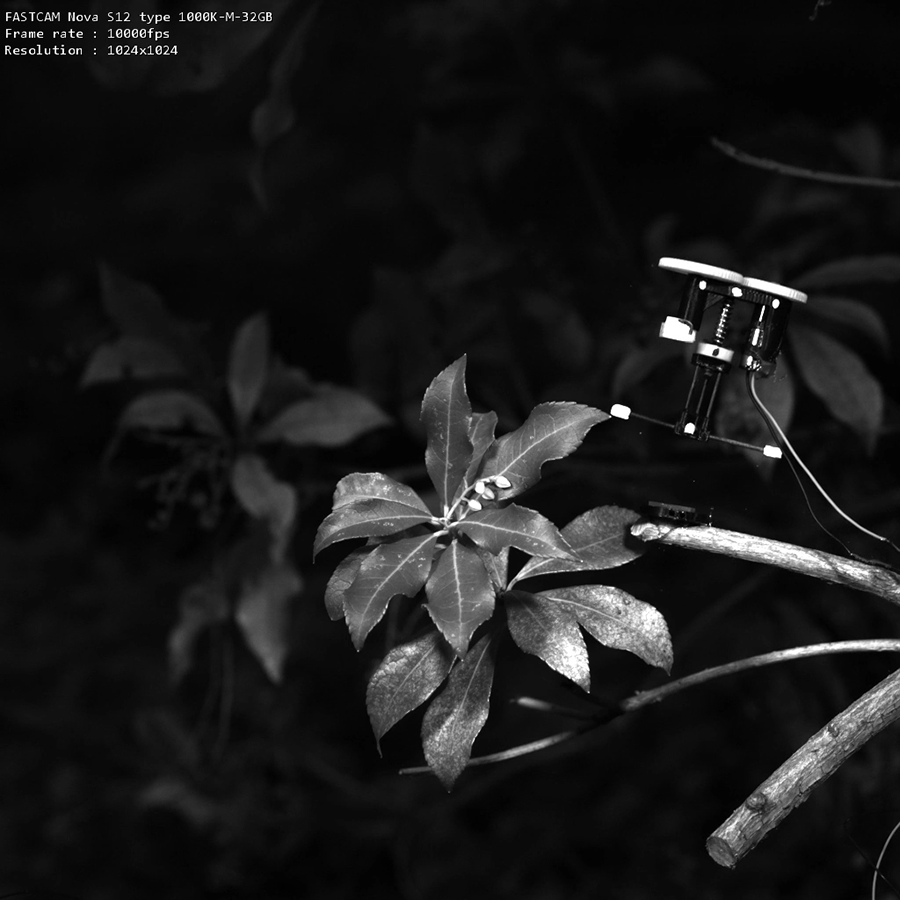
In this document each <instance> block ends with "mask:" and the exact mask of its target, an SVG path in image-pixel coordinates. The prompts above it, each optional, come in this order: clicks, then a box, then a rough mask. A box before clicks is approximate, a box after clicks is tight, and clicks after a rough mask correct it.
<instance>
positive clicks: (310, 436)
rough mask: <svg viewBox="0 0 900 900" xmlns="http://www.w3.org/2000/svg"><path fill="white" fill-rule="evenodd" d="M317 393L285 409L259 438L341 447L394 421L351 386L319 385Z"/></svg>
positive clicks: (266, 426) (296, 445) (310, 445)
mask: <svg viewBox="0 0 900 900" xmlns="http://www.w3.org/2000/svg"><path fill="white" fill-rule="evenodd" d="M314 392H315V393H314V396H312V397H309V398H307V399H305V400H298V401H296V402H295V403H292V404H291V405H290V406H288V407H287V408H286V409H283V410H282V411H281V412H280V413H278V415H277V416H275V417H274V418H273V419H272V420H271V421H269V422H267V423H266V424H265V425H263V426H262V428H261V429H260V430H259V433H258V434H257V436H256V437H257V440H258V441H261V442H263V443H265V442H267V441H284V442H285V443H287V444H293V445H294V446H295V447H342V446H344V445H345V444H349V443H350V442H351V441H355V440H356V439H357V438H358V437H359V436H360V435H362V434H365V433H366V432H369V431H373V430H374V429H376V428H381V427H383V426H385V425H390V424H391V418H390V416H388V415H387V414H385V413H384V412H382V411H381V410H380V409H379V408H378V407H377V406H376V405H375V404H374V403H373V402H372V401H371V400H369V398H368V397H364V396H363V395H362V394H360V393H358V392H357V391H352V390H350V389H349V388H343V387H337V386H336V385H331V384H320V385H317V386H316V387H315V388H314Z"/></svg>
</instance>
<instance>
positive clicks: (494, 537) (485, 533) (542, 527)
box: [455, 503, 572, 559]
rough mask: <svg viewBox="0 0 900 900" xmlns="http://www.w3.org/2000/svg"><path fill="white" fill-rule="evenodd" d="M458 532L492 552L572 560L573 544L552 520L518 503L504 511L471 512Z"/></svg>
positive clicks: (457, 529) (461, 523)
mask: <svg viewBox="0 0 900 900" xmlns="http://www.w3.org/2000/svg"><path fill="white" fill-rule="evenodd" d="M455 529H456V531H458V532H462V534H465V535H466V536H468V537H470V538H471V539H472V540H473V541H475V543H476V544H478V545H479V546H480V547H484V549H485V550H490V552H491V553H499V552H500V551H501V550H503V549H505V548H506V547H515V548H517V549H518V550H523V551H524V552H525V553H530V554H531V555H532V556H549V557H562V558H564V559H565V558H571V557H572V551H571V550H570V548H569V545H568V544H567V543H566V541H565V539H564V538H563V536H562V535H561V534H560V533H559V531H558V529H557V527H556V526H555V525H554V524H553V523H552V522H551V521H550V520H549V519H546V518H544V516H542V515H541V514H540V513H536V512H535V511H534V510H533V509H526V508H525V507H524V506H517V505H516V504H515V503H511V504H510V505H509V506H507V507H505V508H504V509H483V510H481V511H480V512H474V513H469V515H467V516H466V518H465V519H463V520H462V521H461V522H459V523H458V524H457V525H456V526H455Z"/></svg>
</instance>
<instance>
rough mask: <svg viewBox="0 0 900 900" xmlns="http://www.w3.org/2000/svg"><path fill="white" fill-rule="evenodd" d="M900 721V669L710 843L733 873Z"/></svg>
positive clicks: (766, 785)
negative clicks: (843, 767)
mask: <svg viewBox="0 0 900 900" xmlns="http://www.w3.org/2000/svg"><path fill="white" fill-rule="evenodd" d="M898 718H900V670H898V671H896V672H894V673H893V674H891V675H889V676H888V677H887V678H885V679H884V681H882V682H880V683H879V684H877V685H876V686H875V687H873V688H872V689H871V690H870V691H868V692H867V693H865V694H863V696H862V697H860V698H859V699H858V700H857V701H856V702H855V703H851V704H850V706H848V707H847V708H846V709H845V710H844V711H843V712H842V713H840V714H839V715H837V716H835V717H834V718H833V719H832V720H831V721H830V722H829V723H828V724H827V725H826V726H825V727H824V728H823V729H822V730H821V731H818V732H817V733H816V734H814V735H813V736H812V737H811V738H810V739H809V740H808V741H807V742H806V743H805V744H804V745H803V746H802V747H801V748H800V749H799V750H798V751H797V752H796V753H794V755H793V756H791V757H790V759H788V760H787V761H786V762H785V763H784V764H783V765H782V766H781V767H780V768H778V769H777V770H776V771H775V772H774V773H773V774H772V775H770V776H769V777H768V778H767V779H766V780H765V781H764V782H763V783H762V784H761V785H760V786H759V787H758V788H757V789H756V790H755V791H754V792H753V793H752V794H751V795H750V796H749V797H748V798H747V799H746V800H745V801H744V802H743V803H742V804H741V806H739V807H738V808H737V809H736V810H735V811H734V812H733V813H732V814H731V815H730V816H729V817H728V819H727V820H726V821H725V822H724V823H723V824H722V825H720V826H719V827H718V828H717V829H716V830H715V831H714V832H713V833H712V835H710V837H709V839H708V840H707V842H706V849H707V850H708V852H709V855H710V856H711V857H712V858H713V859H714V860H715V861H716V862H717V863H719V865H721V866H726V867H728V868H732V867H733V866H735V865H736V864H737V863H738V861H739V860H740V859H742V858H743V857H744V856H746V855H747V853H749V852H750V851H751V850H752V849H753V848H754V847H755V846H756V845H757V844H758V843H759V842H760V841H761V840H762V839H763V838H764V837H765V836H766V835H767V834H768V833H769V832H770V831H772V830H773V829H774V828H776V827H777V826H778V825H779V824H781V822H782V821H783V820H784V819H785V818H786V817H787V815H788V814H789V813H790V812H791V810H793V809H794V808H795V807H797V806H799V805H800V804H801V803H802V802H803V801H804V800H806V798H807V797H808V796H809V795H810V793H812V791H813V790H814V789H815V788H816V787H818V786H819V785H820V784H821V783H822V782H823V781H825V779H826V778H828V777H829V776H830V775H831V774H832V773H833V772H835V771H836V770H837V769H838V768H839V767H840V766H841V765H842V764H843V763H844V762H845V761H846V760H847V759H848V758H849V757H850V756H851V755H852V754H854V753H855V752H856V751H857V750H859V748H860V747H862V746H863V745H864V744H865V743H866V741H868V740H869V738H871V737H873V736H874V735H876V734H878V732H879V731H882V730H883V729H884V728H886V727H887V726H888V725H890V724H891V723H892V722H894V721H896V720H897V719H898Z"/></svg>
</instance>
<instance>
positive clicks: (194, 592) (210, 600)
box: [168, 578, 228, 683]
mask: <svg viewBox="0 0 900 900" xmlns="http://www.w3.org/2000/svg"><path fill="white" fill-rule="evenodd" d="M178 608H179V616H178V624H177V625H176V626H175V627H174V628H173V629H172V631H171V632H170V633H169V642H168V648H169V673H170V675H171V678H172V681H173V682H176V683H177V682H179V681H181V679H182V678H183V677H184V676H185V675H186V674H187V671H188V669H190V667H191V663H192V662H193V659H194V644H195V643H196V641H197V638H198V637H199V636H200V634H202V633H203V632H204V631H206V629H207V628H209V627H210V626H211V625H214V624H216V623H217V622H224V621H225V620H226V619H227V618H228V597H227V596H226V593H225V588H224V586H223V585H222V584H221V583H220V581H219V580H218V579H214V578H210V579H208V580H205V581H201V582H199V583H197V584H192V585H191V586H190V587H189V588H187V590H185V591H184V592H183V593H182V594H181V598H180V599H179V601H178Z"/></svg>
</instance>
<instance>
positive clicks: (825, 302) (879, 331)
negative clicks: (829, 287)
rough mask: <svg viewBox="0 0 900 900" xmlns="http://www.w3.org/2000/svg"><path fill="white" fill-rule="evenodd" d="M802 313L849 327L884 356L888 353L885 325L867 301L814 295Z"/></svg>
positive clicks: (887, 335) (888, 340) (888, 343)
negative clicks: (861, 301)
mask: <svg viewBox="0 0 900 900" xmlns="http://www.w3.org/2000/svg"><path fill="white" fill-rule="evenodd" d="M803 313H804V314H805V315H808V316H813V317H816V318H822V319H825V320H826V321H827V322H831V323H833V324H834V325H838V326H839V327H840V328H850V329H851V330H853V331H855V332H857V333H858V334H860V335H862V337H864V338H866V339H867V340H868V341H869V342H870V343H872V344H874V345H875V346H876V347H877V348H878V349H879V350H880V351H881V352H882V353H883V354H884V355H885V356H889V355H890V350H891V338H890V335H889V334H888V329H887V325H886V324H885V321H884V319H883V318H882V317H881V315H880V314H879V313H878V312H876V311H875V310H874V309H872V307H871V306H869V305H868V304H867V303H860V301H859V300H853V299H851V298H849V297H831V296H822V295H816V296H815V297H814V298H813V299H812V300H810V302H809V304H808V305H807V306H806V307H804V308H803Z"/></svg>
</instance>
